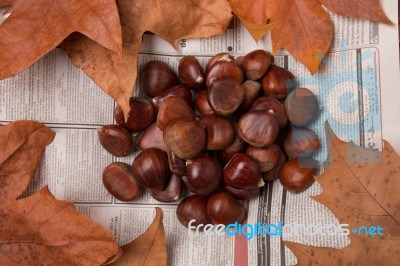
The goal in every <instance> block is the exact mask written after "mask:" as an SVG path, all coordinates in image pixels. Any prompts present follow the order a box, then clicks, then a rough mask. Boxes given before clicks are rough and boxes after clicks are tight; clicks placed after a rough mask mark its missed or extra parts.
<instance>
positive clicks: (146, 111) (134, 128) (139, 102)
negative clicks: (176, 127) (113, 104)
mask: <svg viewBox="0 0 400 266" xmlns="http://www.w3.org/2000/svg"><path fill="white" fill-rule="evenodd" d="M129 106H130V110H129V113H128V117H127V119H126V125H125V126H126V128H127V129H128V130H129V131H131V132H138V131H142V130H144V129H146V128H147V127H148V126H150V125H151V123H153V121H154V116H155V112H154V106H153V104H152V103H151V102H150V101H149V100H147V99H144V98H140V97H131V98H130V99H129Z"/></svg>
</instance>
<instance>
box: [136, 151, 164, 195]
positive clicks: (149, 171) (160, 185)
mask: <svg viewBox="0 0 400 266" xmlns="http://www.w3.org/2000/svg"><path fill="white" fill-rule="evenodd" d="M132 172H133V175H134V176H135V178H136V179H137V181H138V182H139V183H140V184H141V185H142V186H144V187H145V188H148V189H151V190H164V188H165V186H166V184H167V181H168V178H169V176H170V171H169V165H168V157H167V154H166V153H165V152H163V151H162V150H160V149H156V148H150V149H147V150H144V151H142V152H141V153H139V154H138V155H137V156H136V157H135V159H134V160H133V163H132Z"/></svg>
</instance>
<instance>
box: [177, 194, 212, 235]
mask: <svg viewBox="0 0 400 266" xmlns="http://www.w3.org/2000/svg"><path fill="white" fill-rule="evenodd" d="M207 201H208V198H207V197H204V196H199V195H191V196H188V197H186V198H184V199H183V200H182V201H181V202H180V203H179V205H178V207H177V208H176V216H177V217H178V220H179V222H180V223H181V224H182V225H184V226H185V227H188V224H189V222H190V221H191V220H195V221H194V222H193V223H191V224H192V225H193V226H198V225H200V224H203V225H205V224H211V219H210V217H209V216H208V213H207Z"/></svg>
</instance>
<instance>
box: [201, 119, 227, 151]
mask: <svg viewBox="0 0 400 266" xmlns="http://www.w3.org/2000/svg"><path fill="white" fill-rule="evenodd" d="M199 123H200V124H202V125H203V126H204V127H205V129H206V136H207V144H206V149H207V150H220V149H224V148H226V147H228V146H229V145H230V144H231V143H232V142H233V139H234V138H235V130H234V128H233V126H232V123H231V122H230V121H229V120H228V119H226V118H225V117H221V116H218V115H215V114H211V115H204V116H202V117H201V118H200V120H199Z"/></svg>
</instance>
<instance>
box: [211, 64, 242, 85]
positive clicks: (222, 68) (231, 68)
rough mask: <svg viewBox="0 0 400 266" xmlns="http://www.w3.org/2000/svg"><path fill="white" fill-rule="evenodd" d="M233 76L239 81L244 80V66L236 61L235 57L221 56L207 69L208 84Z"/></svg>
mask: <svg viewBox="0 0 400 266" xmlns="http://www.w3.org/2000/svg"><path fill="white" fill-rule="evenodd" d="M224 78H231V79H234V80H236V81H237V82H238V83H242V82H243V80H244V74H243V70H242V68H241V67H240V66H239V65H238V64H237V63H236V61H235V60H234V59H231V58H229V57H221V58H220V59H219V60H217V61H216V62H215V63H214V64H213V65H212V66H211V67H210V69H208V71H206V86H207V88H210V85H211V84H212V83H213V82H214V81H215V80H218V79H224Z"/></svg>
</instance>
